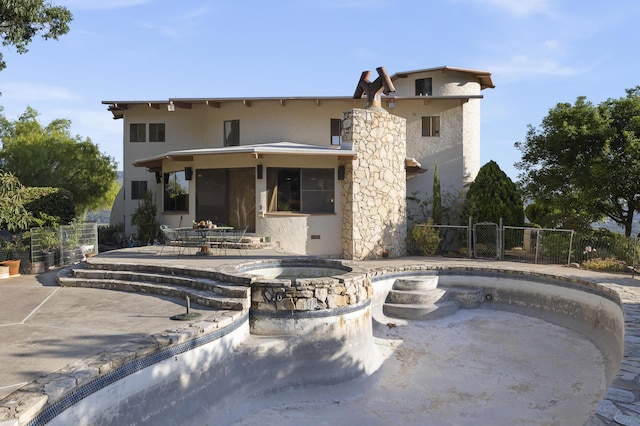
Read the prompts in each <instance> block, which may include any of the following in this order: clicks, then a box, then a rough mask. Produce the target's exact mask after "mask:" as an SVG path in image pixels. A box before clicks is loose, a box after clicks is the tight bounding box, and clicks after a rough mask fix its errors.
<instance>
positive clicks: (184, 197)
mask: <svg viewBox="0 0 640 426" xmlns="http://www.w3.org/2000/svg"><path fill="white" fill-rule="evenodd" d="M163 201H164V204H163V206H164V211H165V212H188V211H189V182H188V181H187V179H186V177H185V172H184V170H181V171H178V172H170V173H165V174H164V197H163Z"/></svg>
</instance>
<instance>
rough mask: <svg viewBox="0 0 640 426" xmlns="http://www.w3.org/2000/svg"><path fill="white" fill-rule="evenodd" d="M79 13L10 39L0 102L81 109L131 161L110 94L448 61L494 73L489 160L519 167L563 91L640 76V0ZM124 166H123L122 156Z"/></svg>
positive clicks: (479, 0) (58, 110) (249, 88)
mask: <svg viewBox="0 0 640 426" xmlns="http://www.w3.org/2000/svg"><path fill="white" fill-rule="evenodd" d="M52 2H53V3H54V4H59V5H64V6H67V7H68V8H69V9H70V10H71V12H72V13H73V15H74V20H73V22H72V23H71V31H70V32H69V33H68V34H67V35H65V36H63V37H62V38H61V39H60V40H58V41H52V40H49V41H43V40H41V39H38V40H36V41H35V42H34V43H32V44H31V45H30V48H29V52H28V53H26V54H24V55H18V54H17V53H16V52H15V50H14V49H12V48H11V47H0V49H2V53H3V55H4V58H5V60H6V61H7V68H6V69H5V70H4V71H2V72H0V91H1V92H2V96H1V97H0V105H1V106H2V107H3V108H4V112H3V113H4V115H5V116H6V117H7V118H9V119H16V118H18V117H19V116H20V114H22V113H23V112H24V111H25V109H26V108H27V106H31V107H32V108H34V109H36V110H37V111H38V112H39V113H40V119H41V121H42V122H43V123H45V124H46V123H49V122H50V121H51V120H53V119H56V118H67V119H70V120H71V121H72V132H73V133H74V134H79V135H81V136H83V137H90V138H91V140H92V141H93V142H95V143H97V144H98V146H99V147H100V150H101V151H102V152H104V153H106V154H108V155H110V156H112V157H114V158H115V159H116V160H117V161H118V162H120V163H121V161H122V121H121V120H117V121H114V120H113V119H112V118H111V114H110V113H109V112H107V111H106V108H105V106H104V105H102V104H101V101H103V100H166V99H168V98H170V97H237V96H248V97H249V96H250V97H253V96H256V97H259V96H315V95H318V96H331V95H335V96H351V95H352V94H353V92H354V89H355V87H356V83H357V82H358V79H359V77H360V73H361V72H362V71H365V70H371V71H374V70H375V68H376V67H379V66H384V67H385V68H386V70H387V72H388V73H389V74H394V73H396V72H399V71H409V70H415V69H422V68H431V67H438V66H444V65H450V66H458V67H466V68H474V69H481V70H486V71H489V72H491V73H492V74H493V81H494V83H495V85H496V88H495V89H486V90H484V91H483V94H484V97H485V98H484V100H483V104H482V135H481V138H482V141H481V143H482V148H481V163H482V164H485V163H486V162H488V161H490V160H494V161H496V162H497V163H498V164H499V165H500V167H501V168H502V170H504V171H505V172H506V173H507V174H508V175H509V176H510V177H511V178H512V179H514V180H515V179H516V178H517V174H518V172H517V170H516V169H515V167H514V163H515V162H517V161H518V160H519V159H520V152H519V151H518V150H516V149H515V148H514V146H513V145H514V143H515V142H516V141H521V140H523V139H524V138H525V135H526V132H527V124H533V125H535V126H537V125H539V124H540V122H541V120H542V118H543V117H544V116H545V115H546V114H547V112H548V111H549V109H550V108H552V107H554V106H555V105H556V104H557V103H558V102H574V101H575V99H576V98H577V97H578V96H586V97H587V98H588V99H589V100H591V101H592V102H594V103H599V102H601V101H603V100H605V99H607V98H618V97H621V96H624V95H625V92H624V90H625V89H626V88H631V87H635V86H637V85H640V74H639V73H638V69H640V59H639V58H640V55H638V54H637V50H638V46H637V44H638V42H639V41H640V35H638V34H639V33H638V28H637V27H638V25H639V22H640V19H639V18H640V2H638V1H637V0H616V1H612V2H602V1H593V0H431V1H425V0H281V1H268V2H267V1H260V0H235V1H226V0H225V1H222V0H220V1H215V0H210V1H205V0H186V1H183V2H176V1H166V0H52ZM120 168H121V167H120Z"/></svg>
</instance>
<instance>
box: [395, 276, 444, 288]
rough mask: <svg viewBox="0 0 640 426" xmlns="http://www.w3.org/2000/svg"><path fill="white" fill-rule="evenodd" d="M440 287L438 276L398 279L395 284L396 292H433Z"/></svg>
mask: <svg viewBox="0 0 640 426" xmlns="http://www.w3.org/2000/svg"><path fill="white" fill-rule="evenodd" d="M436 287H438V276H437V275H425V276H422V277H412V278H398V279H397V280H395V282H394V283H393V287H392V288H393V289H394V290H407V291H412V290H433V289H434V288H436Z"/></svg>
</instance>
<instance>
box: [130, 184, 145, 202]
mask: <svg viewBox="0 0 640 426" xmlns="http://www.w3.org/2000/svg"><path fill="white" fill-rule="evenodd" d="M145 192H147V181H146V180H132V181H131V199H132V200H142V199H144V193H145Z"/></svg>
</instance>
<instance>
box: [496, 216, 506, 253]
mask: <svg viewBox="0 0 640 426" xmlns="http://www.w3.org/2000/svg"><path fill="white" fill-rule="evenodd" d="M503 231H504V228H503V223H502V218H500V220H499V221H498V241H497V243H498V259H500V260H504V232H503Z"/></svg>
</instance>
